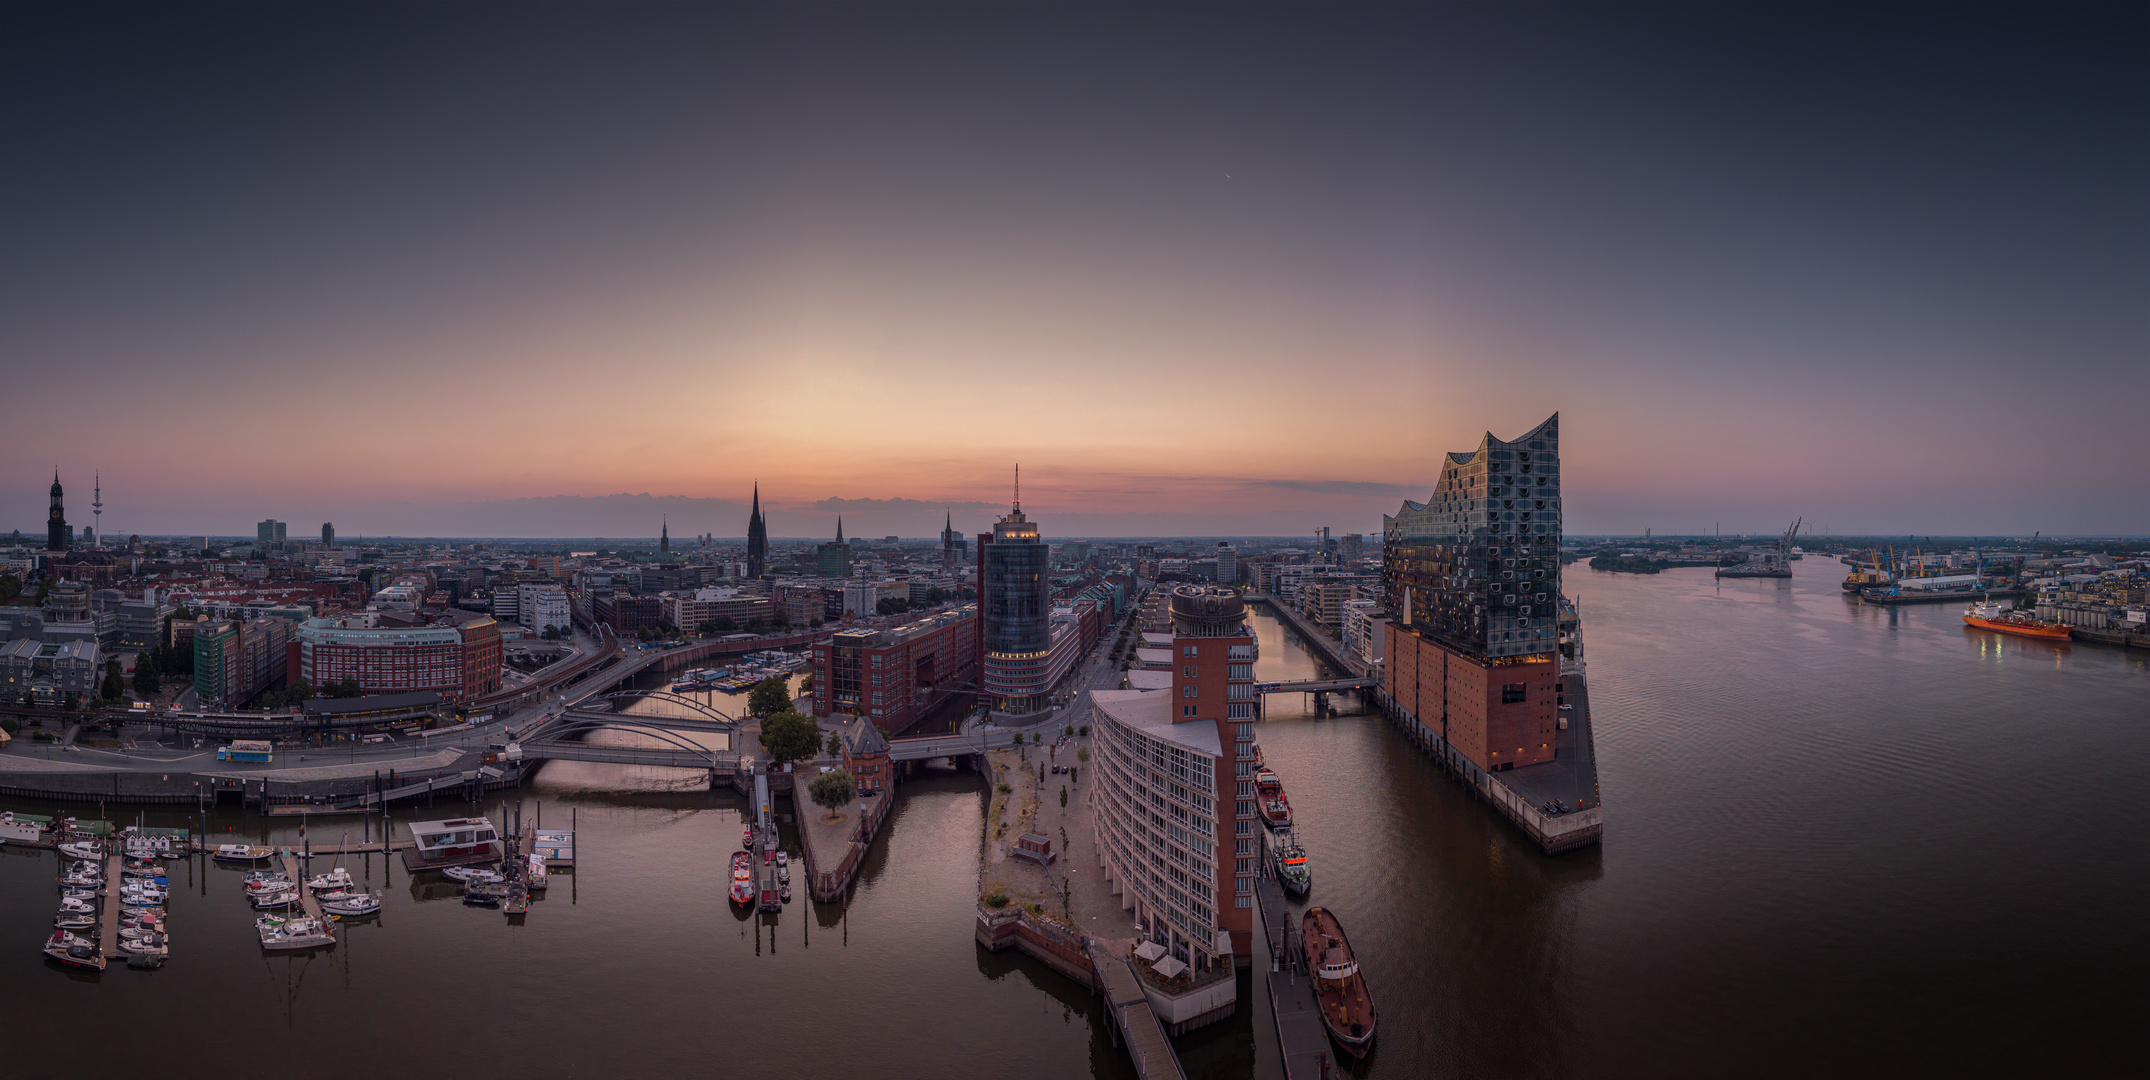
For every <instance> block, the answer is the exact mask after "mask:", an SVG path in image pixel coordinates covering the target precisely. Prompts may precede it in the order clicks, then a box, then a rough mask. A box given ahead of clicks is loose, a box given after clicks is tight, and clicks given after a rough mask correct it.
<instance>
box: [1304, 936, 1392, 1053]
mask: <svg viewBox="0 0 2150 1080" xmlns="http://www.w3.org/2000/svg"><path fill="white" fill-rule="evenodd" d="M1299 929H1300V934H1301V942H1302V944H1303V946H1304V948H1305V949H1306V968H1307V970H1308V971H1310V972H1312V973H1313V975H1314V998H1315V1000H1316V1001H1318V1002H1319V1003H1320V1005H1321V1023H1322V1026H1324V1027H1326V1028H1328V1029H1329V1037H1330V1038H1333V1039H1335V1040H1336V1044H1337V1045H1338V1046H1341V1047H1343V1048H1344V1052H1345V1053H1347V1054H1350V1055H1351V1056H1352V1057H1365V1056H1366V1052H1367V1051H1368V1050H1371V1049H1373V1047H1374V997H1373V994H1372V993H1371V992H1370V991H1368V990H1367V989H1366V976H1365V975H1363V974H1361V973H1360V972H1359V959H1358V956H1357V955H1356V954H1354V953H1353V952H1352V951H1351V942H1350V941H1348V940H1346V939H1345V938H1344V924H1343V923H1341V922H1338V921H1337V918H1336V915H1335V913H1333V912H1331V911H1330V910H1329V909H1328V908H1325V907H1311V908H1308V909H1306V915H1305V916H1304V917H1302V918H1301V919H1300V920H1299Z"/></svg>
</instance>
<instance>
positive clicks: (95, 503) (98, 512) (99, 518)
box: [90, 473, 105, 549]
mask: <svg viewBox="0 0 2150 1080" xmlns="http://www.w3.org/2000/svg"><path fill="white" fill-rule="evenodd" d="M90 475H91V476H93V477H95V478H96V480H95V482H94V483H92V484H91V485H90V517H91V519H92V520H94V521H96V522H97V539H96V540H95V541H94V543H95V544H96V545H97V547H98V548H99V549H102V548H103V547H104V546H105V479H104V477H103V476H102V475H100V474H97V473H91V474H90Z"/></svg>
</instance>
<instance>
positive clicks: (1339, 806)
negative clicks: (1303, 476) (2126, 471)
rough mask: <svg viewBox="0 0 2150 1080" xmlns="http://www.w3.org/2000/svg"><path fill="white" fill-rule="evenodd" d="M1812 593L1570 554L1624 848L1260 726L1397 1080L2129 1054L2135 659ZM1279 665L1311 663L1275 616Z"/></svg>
mask: <svg viewBox="0 0 2150 1080" xmlns="http://www.w3.org/2000/svg"><path fill="white" fill-rule="evenodd" d="M1795 572H1796V574H1797V577H1796V578H1794V579H1793V580H1791V581H1738V582H1734V581H1725V582H1722V583H1719V582H1717V581H1715V580H1714V579H1713V578H1712V577H1710V575H1709V573H1708V571H1707V570H1686V571H1682V570H1675V571H1670V572H1667V573H1664V574H1660V575H1654V576H1632V575H1613V574H1603V573H1594V572H1591V571H1589V570H1587V569H1584V568H1581V567H1572V568H1570V570H1569V578H1568V590H1569V591H1570V593H1571V594H1575V595H1579V596H1580V598H1581V599H1582V601H1583V609H1582V610H1583V615H1584V619H1585V636H1586V640H1587V644H1588V656H1589V661H1590V682H1591V694H1592V697H1591V702H1592V710H1593V714H1594V717H1595V720H1596V724H1597V729H1596V736H1597V752H1598V762H1599V768H1600V780H1601V783H1602V785H1603V788H1604V791H1605V796H1606V811H1605V813H1606V825H1605V842H1604V844H1603V846H1602V847H1600V848H1596V849H1591V850H1587V851H1583V852H1578V853H1574V854H1570V855H1565V856H1561V857H1558V858H1547V857H1545V856H1542V855H1540V854H1538V853H1537V852H1536V850H1535V849H1534V848H1532V847H1531V846H1530V845H1528V844H1527V843H1525V842H1524V841H1523V839H1522V837H1521V835H1520V834H1519V833H1517V832H1516V831H1515V830H1514V829H1512V828H1510V827H1508V826H1507V825H1506V824H1505V823H1504V822H1503V821H1502V820H1501V819H1500V818H1499V817H1498V816H1497V815H1495V814H1494V813H1492V812H1491V811H1489V810H1488V809H1487V808H1485V807H1483V806H1480V805H1478V804H1476V803H1475V802H1474V801H1473V800H1472V799H1471V798H1470V796H1469V795H1468V793H1466V792H1465V791H1463V790H1462V789H1461V788H1460V787H1459V786H1458V785H1456V784H1454V783H1453V782H1450V781H1446V780H1444V779H1442V778H1440V777H1438V776H1437V775H1436V774H1435V773H1434V772H1433V771H1432V769H1431V768H1430V767H1429V766H1428V765H1427V764H1426V762H1425V761H1424V760H1423V759H1422V758H1421V757H1420V756H1419V754H1418V753H1417V752H1416V751H1415V750H1413V749H1412V748H1411V747H1410V746H1409V745H1408V744H1406V743H1405V742H1404V741H1403V740H1402V738H1401V737H1400V736H1399V735H1397V734H1396V732H1395V731H1394V729H1393V728H1391V727H1390V726H1389V725H1388V724H1387V723H1386V722H1385V721H1383V720H1381V719H1379V718H1374V717H1349V718H1345V719H1340V720H1314V719H1310V718H1308V717H1307V716H1306V712H1305V707H1304V705H1303V699H1301V698H1296V697H1291V696H1282V697H1272V698H1270V699H1269V704H1268V707H1267V711H1266V722H1265V724H1264V725H1263V728H1262V731H1261V739H1262V743H1263V746H1264V749H1265V751H1266V752H1267V756H1268V759H1269V760H1270V761H1271V762H1273V763H1275V764H1276V765H1277V766H1278V768H1279V769H1280V771H1281V772H1282V773H1283V777H1284V780H1285V783H1286V784H1287V786H1288V787H1289V789H1290V791H1291V795H1292V801H1293V807H1294V810H1295V812H1296V814H1297V820H1298V822H1299V826H1300V831H1301V833H1302V835H1304V836H1305V837H1306V838H1307V840H1308V845H1309V847H1310V849H1311V850H1312V853H1313V856H1314V861H1315V880H1314V889H1313V893H1312V895H1311V896H1310V898H1309V902H1311V903H1319V904H1324V905H1328V906H1330V907H1333V908H1335V909H1337V910H1338V911H1340V912H1341V913H1342V916H1343V918H1344V920H1345V923H1346V925H1347V927H1348V928H1349V930H1350V932H1351V935H1352V940H1353V943H1354V944H1355V945H1356V946H1358V947H1359V949H1360V950H1361V953H1362V956H1364V957H1365V958H1366V959H1367V965H1366V970H1367V976H1368V979H1369V980H1370V981H1371V983H1372V985H1373V990H1374V993H1375V996H1376V1000H1377V1002H1378V1003H1379V1005H1380V1007H1381V1009H1382V1018H1383V1023H1382V1034H1381V1043H1382V1045H1381V1048H1380V1050H1379V1051H1378V1052H1377V1053H1376V1055H1375V1057H1374V1059H1373V1060H1371V1061H1369V1062H1367V1063H1365V1067H1363V1068H1355V1069H1354V1071H1355V1072H1359V1073H1362V1074H1366V1075H1376V1076H1444V1077H1446V1076H1459V1077H1460V1076H1627V1075H1633V1076H1640V1075H1649V1076H1722V1075H1728V1074H1744V1075H1771V1076H1812V1075H1820V1074H1831V1075H1842V1074H1860V1075H1933V1074H1936V1073H1943V1072H1951V1073H1966V1074H1972V1075H1994V1074H2001V1073H2011V1074H2019V1075H2020V1074H2028V1073H2037V1074H2052V1073H2055V1072H2069V1071H2075V1072H2085V1073H2092V1074H2099V1073H2106V1074H2109V1073H2111V1072H2112V1071H2113V1070H2114V1066H2115V1064H2116V1062H2118V1061H2120V1060H2122V1059H2120V1058H2119V1056H2118V1055H2119V1053H2120V1049H2121V1048H2120V1046H2119V1041H2118V1039H2117V1037H2116V1036H2115V1034H2114V1033H2115V1032H2116V1031H2118V1030H2122V1025H2121V1022H2120V1021H2121V1018H2122V1017H2123V1016H2128V1015H2132V1014H2133V1013H2134V1012H2135V1011H2137V1010H2136V1006H2139V1005H2141V1004H2143V1002H2144V992H2143V990H2142V989H2141V988H2140V980H2139V979H2136V978H2132V977H2130V978H2128V979H2121V978H2119V976H2120V975H2121V973H2134V974H2135V975H2139V973H2140V972H2142V971H2144V970H2150V935H2146V932H2145V930H2144V925H2145V924H2144V921H2143V919H2142V918H2141V916H2140V909H2141V906H2142V901H2143V898H2144V897H2145V896H2150V869H2146V867H2150V863H2146V861H2145V860H2143V859H2140V858H2136V857H2132V856H2130V855H2124V854H2122V853H2123V852H2126V851H2128V850H2129V849H2128V848H2127V847H2126V846H2125V845H2126V844H2127V839H2126V838H2132V837H2135V836H2139V835H2143V834H2144V830H2145V826H2146V825H2150V809H2146V804H2145V800H2143V799H2141V798H2139V797H2137V795H2136V791H2137V790H2138V789H2139V787H2140V779H2141V777H2142V776H2143V775H2145V770H2146V767H2150V724H2146V721H2150V708H2146V704H2145V703H2146V701H2150V670H2146V665H2145V663H2144V662H2143V660H2142V659H2141V658H2140V657H2141V654H2139V653H2137V654H2133V655H2129V654H2123V653H2121V652H2119V651H2117V650H2113V649H2108V648H2104V647H2098V646H2090V645H2083V644H2077V645H2073V646H2070V645H2055V644H2052V643H2047V642H2037V641H2021V640H2017V639H2012V638H2003V637H1999V636H1997V635H1992V634H1987V633H1983V632H1978V631H1971V630H1968V629H1966V628H1965V627H1964V626H1963V623H1962V620H1961V617H1960V616H1961V612H1960V609H1959V608H1957V607H1956V606H1953V605H1934V606H1928V607H1912V608H1895V609H1888V608H1876V607H1865V606H1861V605H1859V604H1857V603H1856V602H1852V601H1847V600H1846V599H1845V598H1844V597H1843V596H1842V594H1841V592H1840V590H1839V589H1838V588H1837V583H1838V581H1839V580H1840V579H1841V577H1842V567H1840V566H1839V565H1838V564H1836V563H1835V562H1834V561H1832V560H1826V559H1821V558H1818V557H1817V558H1810V559H1806V560H1802V561H1801V562H1799V563H1797V564H1795ZM1257 625H1258V627H1259V628H1260V632H1261V634H1262V636H1263V639H1264V640H1263V646H1264V648H1263V662H1262V665H1261V671H1260V675H1261V677H1262V678H1264V679H1289V678H1303V677H1307V676H1309V675H1311V674H1313V668H1312V666H1311V663H1310V662H1309V661H1307V660H1306V659H1305V657H1304V656H1303V655H1301V654H1299V653H1297V652H1296V651H1294V650H1289V649H1284V648H1279V647H1278V645H1277V641H1278V639H1277V637H1276V636H1275V635H1277V634H1278V631H1277V627H1276V624H1275V622H1274V620H1272V619H1269V618H1267V617H1266V616H1265V617H1260V618H1258V619H1257Z"/></svg>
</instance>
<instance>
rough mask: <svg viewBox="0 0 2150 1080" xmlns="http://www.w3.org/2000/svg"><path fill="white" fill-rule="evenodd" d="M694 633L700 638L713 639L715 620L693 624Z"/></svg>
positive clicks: (705, 620) (715, 626) (715, 627)
mask: <svg viewBox="0 0 2150 1080" xmlns="http://www.w3.org/2000/svg"><path fill="white" fill-rule="evenodd" d="M694 632H695V633H696V634H698V635H700V636H702V637H715V636H716V634H717V620H715V619H703V620H702V621H701V622H699V623H697V624H695V627H694Z"/></svg>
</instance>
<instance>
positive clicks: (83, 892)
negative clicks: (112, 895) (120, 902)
mask: <svg viewBox="0 0 2150 1080" xmlns="http://www.w3.org/2000/svg"><path fill="white" fill-rule="evenodd" d="M104 894H105V892H104V890H103V889H92V888H89V887H87V886H83V885H62V886H60V895H61V896H63V897H69V896H71V897H73V898H75V899H77V900H95V899H97V898H98V897H100V896H103V895H104Z"/></svg>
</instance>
